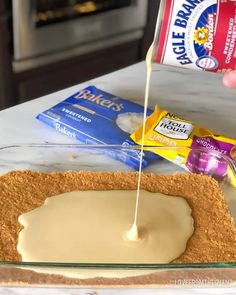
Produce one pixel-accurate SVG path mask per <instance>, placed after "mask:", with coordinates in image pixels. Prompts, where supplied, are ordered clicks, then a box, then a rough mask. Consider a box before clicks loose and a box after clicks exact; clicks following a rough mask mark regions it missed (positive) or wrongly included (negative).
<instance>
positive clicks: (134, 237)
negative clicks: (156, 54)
mask: <svg viewBox="0 0 236 295" xmlns="http://www.w3.org/2000/svg"><path fill="white" fill-rule="evenodd" d="M153 49H154V44H152V45H151V46H150V48H149V50H148V53H147V56H146V71H147V72H146V86H145V96H144V111H143V129H142V142H141V152H140V161H139V171H138V186H137V196H136V206H135V213H134V223H133V225H132V227H131V228H130V230H129V231H128V232H127V238H128V239H129V240H130V241H133V242H135V241H138V240H139V239H140V237H139V228H138V208H139V199H140V184H141V175H142V162H143V146H144V134H145V127H146V118H147V108H148V99H149V93H150V81H151V75H152V56H153Z"/></svg>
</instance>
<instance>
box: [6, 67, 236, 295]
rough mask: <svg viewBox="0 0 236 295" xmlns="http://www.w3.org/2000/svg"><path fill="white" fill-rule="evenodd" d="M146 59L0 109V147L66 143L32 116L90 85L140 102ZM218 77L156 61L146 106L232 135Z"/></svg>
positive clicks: (231, 110) (226, 92)
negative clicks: (157, 106) (161, 109)
mask: <svg viewBox="0 0 236 295" xmlns="http://www.w3.org/2000/svg"><path fill="white" fill-rule="evenodd" d="M145 72H146V69H145V63H144V62H142V63H139V64H136V65H133V66H131V67H128V68H125V69H122V70H120V71H117V72H114V73H111V74H108V75H105V76H102V77H99V78H97V79H94V80H91V81H88V82H86V83H82V84H80V85H75V86H73V87H70V88H68V89H65V90H62V91H59V92H56V93H52V94H50V95H47V96H44V97H41V98H38V99H35V100H32V101H30V102H27V103H24V104H21V105H18V106H15V107H12V108H9V109H6V110H4V111H1V112H0V126H1V143H0V145H1V146H5V145H11V144H14V143H45V142H54V143H68V142H73V141H72V140H71V139H69V138H67V137H65V136H63V135H61V134H59V133H57V132H55V131H54V130H53V129H51V128H48V127H47V126H46V125H44V124H42V123H41V122H39V121H37V120H36V119H35V116H36V115H37V114H38V113H39V112H41V111H43V110H45V109H47V108H49V107H51V106H53V105H55V104H56V103H58V102H60V101H62V100H63V99H65V98H67V97H68V96H70V95H72V94H74V93H75V92H77V91H78V90H81V89H82V88H84V87H85V86H88V85H95V86H96V87H98V88H101V89H102V90H105V91H108V92H111V93H113V94H115V95H117V96H121V97H123V98H127V99H130V100H133V101H136V102H138V103H140V104H143V97H144V85H145ZM221 79H222V77H221V76H220V75H217V74H212V73H201V72H194V71H187V70H182V69H177V68H172V67H166V66H160V65H155V66H154V71H153V75H152V81H151V90H150V102H149V107H154V106H155V105H156V104H159V105H160V106H161V107H162V108H165V109H167V110H169V111H171V112H173V113H175V114H176V115H179V116H181V117H184V118H186V119H189V120H192V121H194V122H198V123H200V124H201V125H203V126H205V127H208V128H210V129H212V130H214V131H217V132H219V133H222V134H224V135H229V136H231V137H235V138H236V128H235V127H236V116H235V110H236V90H235V91H234V90H230V89H226V88H225V87H224V86H223V85H222V81H221ZM40 292H41V291H40V289H37V288H36V289H31V288H27V289H25V288H23V289H21V288H2V289H0V293H1V294H39V293H40ZM43 292H44V294H99V295H100V294H104V295H106V294H109V295H113V294H166V295H168V294H173V290H149V291H147V290H145V291H142V290H139V291H137V290H136V291H135V290H133V291H132V290H130V291H127V290H116V291H115V290H113V291H112V290H96V291H94V290H75V289H60V290H58V289H48V290H47V291H46V290H45V289H44V291H43ZM174 294H183V295H184V294H186V295H187V294H235V289H231V288H227V289H226V288H224V289H211V290H210V289H207V290H206V289H191V290H190V289H189V290H187V289H185V290H182V289H181V290H175V293H174Z"/></svg>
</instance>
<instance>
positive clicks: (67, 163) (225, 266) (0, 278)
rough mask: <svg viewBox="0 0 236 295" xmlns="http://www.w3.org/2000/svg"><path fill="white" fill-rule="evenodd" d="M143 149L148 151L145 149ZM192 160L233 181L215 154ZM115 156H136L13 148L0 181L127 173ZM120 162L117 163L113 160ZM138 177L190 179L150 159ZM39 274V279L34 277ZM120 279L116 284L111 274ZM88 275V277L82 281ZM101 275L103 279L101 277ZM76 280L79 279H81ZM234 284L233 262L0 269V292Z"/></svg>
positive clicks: (4, 265) (0, 153) (231, 202)
mask: <svg viewBox="0 0 236 295" xmlns="http://www.w3.org/2000/svg"><path fill="white" fill-rule="evenodd" d="M145 149H150V148H149V147H145ZM181 149H182V150H183V149H185V148H184V147H182V148H174V147H168V148H166V147H152V150H155V151H156V152H158V151H163V150H165V151H169V152H171V151H173V150H180V151H181ZM191 152H192V153H194V154H195V155H196V156H197V157H200V156H202V155H203V154H204V155H207V157H208V160H209V165H208V167H207V169H206V173H207V174H208V175H210V176H212V177H214V178H216V179H217V180H218V181H219V183H220V184H222V185H224V184H225V183H227V184H230V183H232V178H234V177H236V166H235V163H234V162H233V160H232V159H231V158H229V157H227V156H226V155H222V154H220V153H219V152H217V151H213V150H206V149H195V150H192V151H191ZM117 153H119V154H122V155H123V156H124V158H123V159H124V161H125V160H126V157H127V154H129V155H132V156H134V155H136V156H140V147H139V146H133V147H129V146H117V145H111V146H104V145H100V146H99V145H79V144H23V145H20V144H15V145H11V146H2V147H0V175H4V174H5V173H8V172H10V171H17V170H33V171H42V172H52V171H68V170H73V171H77V170H88V171H121V172H128V171H133V169H132V168H131V167H130V166H129V165H127V164H126V163H124V162H121V161H120V160H119V161H118V160H116V158H117V157H116V155H117ZM119 158H122V157H119ZM219 163H220V164H222V163H223V164H225V165H227V166H228V170H227V173H225V174H224V175H223V176H222V177H219V175H218V174H217V173H216V171H217V169H218V166H219ZM143 173H156V174H176V173H191V172H190V171H188V170H187V169H185V168H183V167H180V166H178V165H175V164H173V163H171V162H169V161H167V160H164V159H156V160H155V161H153V162H152V163H151V164H150V165H149V166H148V167H146V168H145V169H144V170H143ZM225 199H226V202H227V204H228V207H229V210H230V212H231V215H232V217H233V219H234V218H235V220H236V213H235V212H236V210H235V208H236V190H235V195H231V196H230V198H228V196H225ZM62 269H63V270H68V271H69V270H71V269H73V270H75V269H76V270H78V273H79V274H80V275H78V278H70V277H63V276H61V275H49V274H47V273H50V272H51V271H52V270H53V271H60V270H62ZM42 270H43V273H40V272H39V271H41V272H42ZM117 273H119V274H122V276H121V278H117V276H116V274H117ZM87 274H88V276H87ZM104 274H105V275H104ZM81 277H82V278H83V279H81ZM235 284H236V262H221V263H201V264H199V263H191V264H173V263H169V264H95V263H49V262H48V263H39V262H37V261H36V262H30V263H27V262H12V261H2V262H1V263H0V285H1V286H50V287H51V286H65V287H66V286H67V287H68V286H74V287H75V286H77V287H80V288H81V287H94V288H95V287H96V288H97V287H103V288H104V287H109V288H110V287H114V288H116V287H117V288H120V287H125V288H131V287H132V288H133V287H141V288H152V287H155V286H159V287H167V286H169V287H173V286H175V287H176V286H177V287H183V286H184V287H186V286H187V287H189V286H192V285H194V286H229V285H230V286H232V285H235Z"/></svg>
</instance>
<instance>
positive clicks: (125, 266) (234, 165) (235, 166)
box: [0, 142, 236, 271]
mask: <svg viewBox="0 0 236 295" xmlns="http://www.w3.org/2000/svg"><path fill="white" fill-rule="evenodd" d="M10 148H16V149H17V148H61V149H63V148H79V149H80V148H81V149H96V148H97V149H100V150H102V149H118V150H122V149H123V150H141V146H140V145H127V146H126V145H120V144H80V143H50V142H47V143H11V144H6V145H0V153H1V151H2V150H6V149H10ZM149 148H152V149H160V150H177V149H178V150H184V149H191V150H194V151H198V152H206V153H208V154H211V155H212V156H215V157H217V158H223V159H225V160H226V161H227V163H228V164H229V165H230V167H231V169H232V172H233V173H234V176H235V177H236V162H234V161H233V160H232V159H231V158H230V157H229V156H227V155H225V154H223V153H221V152H220V151H217V150H212V149H207V148H204V147H200V148H191V147H188V146H158V145H153V146H151V145H145V146H144V149H149ZM172 164H174V163H172ZM144 170H145V169H144ZM186 171H188V170H186ZM188 172H189V173H191V172H190V171H188ZM144 173H145V171H144ZM180 173H181V172H180ZM183 173H184V172H183ZM160 174H161V173H160ZM0 267H17V268H25V269H27V268H30V267H45V268H68V269H70V268H78V269H101V270H102V269H103V270H104V269H105V270H115V269H118V270H139V269H140V270H153V271H154V270H157V271H158V270H163V269H165V270H168V269H169V270H176V269H208V268H209V269H214V268H217V269H224V268H236V262H215V263H171V262H170V263H153V264H150V263H61V262H22V261H19V262H18V261H17V262H16V261H0Z"/></svg>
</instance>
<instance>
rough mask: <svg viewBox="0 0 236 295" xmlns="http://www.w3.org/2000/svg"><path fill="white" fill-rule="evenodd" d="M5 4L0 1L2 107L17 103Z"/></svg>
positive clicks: (0, 101)
mask: <svg viewBox="0 0 236 295" xmlns="http://www.w3.org/2000/svg"><path fill="white" fill-rule="evenodd" d="M8 45H9V32H8V26H7V16H6V14H5V5H4V2H3V1H0V109H3V108H5V107H6V106H11V105H14V104H15V103H16V96H15V91H14V89H15V87H14V82H13V81H14V77H13V73H12V66H11V56H10V54H9V47H8Z"/></svg>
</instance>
